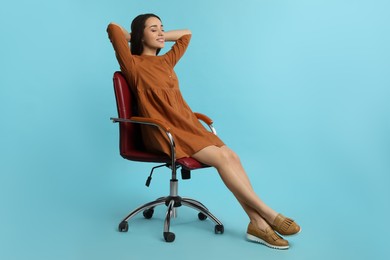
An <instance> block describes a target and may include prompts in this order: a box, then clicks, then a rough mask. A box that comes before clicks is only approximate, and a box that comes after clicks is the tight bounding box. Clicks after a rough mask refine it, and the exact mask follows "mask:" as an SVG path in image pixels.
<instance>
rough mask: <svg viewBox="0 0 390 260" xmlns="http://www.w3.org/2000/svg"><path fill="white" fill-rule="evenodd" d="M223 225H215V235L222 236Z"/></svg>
mask: <svg viewBox="0 0 390 260" xmlns="http://www.w3.org/2000/svg"><path fill="white" fill-rule="evenodd" d="M224 231H225V230H224V228H223V225H215V228H214V232H215V234H223V232H224Z"/></svg>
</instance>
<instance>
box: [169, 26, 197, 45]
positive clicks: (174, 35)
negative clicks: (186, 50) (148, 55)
mask: <svg viewBox="0 0 390 260" xmlns="http://www.w3.org/2000/svg"><path fill="white" fill-rule="evenodd" d="M187 34H192V33H191V31H190V30H187V29H185V30H172V31H167V32H165V33H164V36H165V41H166V42H175V41H177V40H178V39H180V37H182V36H183V35H187Z"/></svg>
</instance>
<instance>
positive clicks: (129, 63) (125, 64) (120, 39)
mask: <svg viewBox="0 0 390 260" xmlns="http://www.w3.org/2000/svg"><path fill="white" fill-rule="evenodd" d="M107 33H108V38H109V39H110V41H111V43H112V46H113V47H114V50H115V54H116V58H117V60H118V63H119V65H120V68H121V71H122V72H126V71H127V72H128V71H131V70H132V68H133V57H132V55H131V52H130V46H129V41H130V38H131V36H130V34H129V33H128V32H127V31H126V29H124V28H123V27H122V26H120V25H118V24H116V23H110V24H109V25H108V27H107Z"/></svg>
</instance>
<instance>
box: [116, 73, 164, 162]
mask: <svg viewBox="0 0 390 260" xmlns="http://www.w3.org/2000/svg"><path fill="white" fill-rule="evenodd" d="M113 81H114V91H115V99H116V106H117V109H118V117H119V118H123V119H130V118H131V117H133V116H138V113H137V107H138V106H137V99H136V98H135V95H134V93H133V92H132V91H131V89H130V87H129V85H128V84H127V82H126V79H125V77H124V75H123V74H122V72H120V71H116V72H115V73H114V77H113ZM119 151H120V154H121V156H122V157H123V158H125V159H128V160H132V161H141V162H158V163H161V162H163V163H169V162H171V159H170V158H169V157H168V156H166V155H162V154H154V153H151V152H149V151H147V150H146V149H145V146H144V144H143V141H142V134H141V126H140V124H137V123H123V122H120V123H119Z"/></svg>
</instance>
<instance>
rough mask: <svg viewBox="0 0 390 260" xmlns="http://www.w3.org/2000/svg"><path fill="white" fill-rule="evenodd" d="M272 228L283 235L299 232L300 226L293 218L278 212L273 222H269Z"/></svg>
mask: <svg viewBox="0 0 390 260" xmlns="http://www.w3.org/2000/svg"><path fill="white" fill-rule="evenodd" d="M270 225H271V227H272V228H273V230H275V231H276V232H278V233H279V234H281V235H284V236H291V235H295V234H298V233H299V232H301V227H300V226H299V225H298V224H297V223H295V221H294V220H292V219H290V218H286V217H285V216H283V215H282V214H278V215H277V216H276V218H275V219H274V223H272V224H270Z"/></svg>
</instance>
